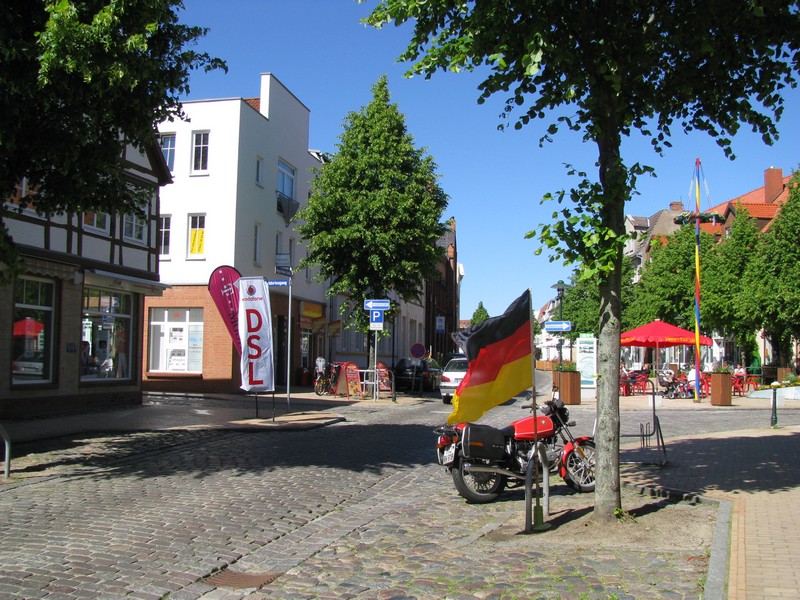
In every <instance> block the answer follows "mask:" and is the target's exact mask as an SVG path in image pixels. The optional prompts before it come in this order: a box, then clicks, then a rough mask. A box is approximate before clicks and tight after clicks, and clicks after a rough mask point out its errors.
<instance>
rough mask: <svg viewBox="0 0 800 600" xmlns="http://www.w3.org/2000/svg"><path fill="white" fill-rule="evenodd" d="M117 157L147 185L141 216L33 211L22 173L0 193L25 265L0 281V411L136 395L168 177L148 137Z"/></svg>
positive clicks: (50, 410) (90, 404)
mask: <svg viewBox="0 0 800 600" xmlns="http://www.w3.org/2000/svg"><path fill="white" fill-rule="evenodd" d="M121 159H122V160H123V161H124V163H125V166H126V171H127V177H128V181H129V182H130V184H131V185H132V186H137V187H143V188H146V189H148V190H150V191H151V200H150V203H149V206H147V207H146V210H145V215H144V217H143V218H142V217H140V216H136V215H132V214H131V215H114V214H106V213H90V212H85V213H80V214H71V213H70V214H60V215H40V214H37V212H36V211H35V210H33V209H32V208H31V207H30V203H29V202H28V201H26V200H25V198H26V197H29V196H30V195H31V194H35V190H30V189H28V187H27V182H26V181H25V180H22V181H21V182H20V184H19V186H18V187H17V190H16V193H15V195H14V196H13V197H12V198H9V199H7V200H6V203H5V204H6V206H5V208H6V209H8V210H7V211H6V213H5V216H4V220H5V223H6V225H7V227H8V229H9V232H10V234H11V236H12V237H13V239H14V241H15V243H16V244H17V245H18V247H19V249H20V251H21V253H22V256H23V260H24V264H25V270H24V272H23V273H22V274H21V275H19V276H18V277H17V278H16V279H15V280H14V281H13V282H12V283H11V284H9V285H5V286H0V348H1V349H2V352H0V355H2V356H4V357H7V358H6V361H5V364H4V366H3V368H2V369H0V419H1V418H17V417H31V416H43V415H52V414H56V413H65V412H70V411H75V410H83V409H88V408H97V407H108V406H113V405H127V404H136V403H141V399H142V384H141V369H140V364H141V342H142V320H143V314H144V313H143V310H144V299H145V298H146V297H148V296H157V295H159V294H161V293H162V291H163V288H164V286H163V285H162V284H160V283H159V278H158V251H157V238H156V231H157V224H158V203H159V186H161V185H164V184H166V183H168V182H169V180H170V176H169V172H168V170H167V168H166V165H165V164H164V161H163V158H162V156H161V154H160V153H159V151H158V147H157V146H156V145H155V143H154V144H153V146H152V148H148V149H147V150H145V151H143V152H140V151H138V150H137V149H135V148H133V147H131V146H127V147H125V149H124V152H123V155H122V157H121ZM20 207H22V210H21V211H20V210H19V209H20Z"/></svg>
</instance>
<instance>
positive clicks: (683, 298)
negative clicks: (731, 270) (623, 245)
mask: <svg viewBox="0 0 800 600" xmlns="http://www.w3.org/2000/svg"><path fill="white" fill-rule="evenodd" d="M695 240H696V238H695V228H694V225H693V224H689V225H684V226H683V227H681V228H680V229H678V230H677V231H676V232H675V233H673V234H671V235H668V236H664V237H654V238H653V241H652V243H653V248H652V250H651V251H650V262H649V263H647V264H646V265H645V266H644V268H643V269H642V273H641V277H640V279H639V281H638V283H637V284H636V285H635V286H634V291H633V302H632V304H631V306H630V309H629V314H630V317H631V319H632V322H633V327H638V326H639V325H644V324H645V323H649V322H650V321H652V320H654V319H661V320H662V321H666V322H668V323H672V324H673V325H677V326H678V327H683V328H684V329H690V330H694V322H695V247H696V241H695ZM713 244H714V238H713V236H711V235H710V234H708V233H706V232H704V231H701V232H700V284H701V290H700V292H701V296H700V299H701V307H702V302H703V297H704V290H705V274H706V273H707V272H708V271H709V265H708V264H707V259H708V256H709V253H710V251H711V247H712V245H713ZM700 325H701V328H702V329H703V331H707V330H708V329H709V328H708V326H707V324H706V323H704V322H703V320H702V314H701V323H700Z"/></svg>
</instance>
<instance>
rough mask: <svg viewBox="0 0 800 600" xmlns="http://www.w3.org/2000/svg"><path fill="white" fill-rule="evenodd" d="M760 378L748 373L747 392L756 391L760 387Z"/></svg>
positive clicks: (746, 379)
mask: <svg viewBox="0 0 800 600" xmlns="http://www.w3.org/2000/svg"><path fill="white" fill-rule="evenodd" d="M759 383H760V378H759V376H758V375H748V376H747V377H745V378H744V390H745V392H748V393H749V392H755V391H756V390H757V389H758V385H759Z"/></svg>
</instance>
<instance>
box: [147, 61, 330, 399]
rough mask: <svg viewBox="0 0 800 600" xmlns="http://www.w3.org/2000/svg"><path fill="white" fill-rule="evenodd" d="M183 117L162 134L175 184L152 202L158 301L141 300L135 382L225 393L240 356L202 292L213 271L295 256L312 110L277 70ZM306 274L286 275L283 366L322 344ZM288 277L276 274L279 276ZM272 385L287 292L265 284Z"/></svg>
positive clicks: (254, 270) (321, 324)
mask: <svg viewBox="0 0 800 600" xmlns="http://www.w3.org/2000/svg"><path fill="white" fill-rule="evenodd" d="M184 111H185V113H186V117H187V118H186V119H185V120H174V121H167V122H164V123H161V124H160V125H159V133H160V139H161V147H162V151H163V154H164V157H165V159H166V162H167V164H168V166H169V168H170V170H171V171H172V176H173V182H174V183H173V185H171V186H169V189H167V190H165V191H164V193H163V195H162V198H161V213H160V217H159V221H160V229H159V231H160V234H159V236H160V248H161V255H160V261H161V280H162V281H163V282H166V283H169V284H170V286H171V289H169V290H168V291H167V292H166V293H165V294H164V296H163V297H162V298H158V299H153V301H152V302H148V304H147V315H146V319H147V327H146V330H145V352H144V364H143V372H144V387H145V389H151V390H170V389H179V390H181V391H230V390H235V389H238V388H239V383H240V380H239V377H240V376H239V356H238V353H237V352H236V350H235V348H234V346H233V344H232V343H231V339H230V335H229V334H228V332H227V329H226V328H225V326H224V323H223V321H222V318H221V317H220V315H219V314H218V312H217V309H216V307H215V306H214V304H213V302H212V300H211V297H210V295H209V293H208V289H207V286H208V281H209V277H210V276H211V273H212V272H213V270H214V269H215V268H216V267H218V266H221V265H228V266H232V267H234V268H235V269H237V270H238V271H239V273H241V275H242V276H244V277H252V276H263V277H266V278H267V279H282V277H281V276H279V275H276V272H275V267H276V259H277V260H278V262H279V263H280V262H281V261H284V262H285V264H288V265H291V266H292V267H296V265H297V263H298V261H299V259H300V258H302V256H303V253H304V248H303V245H302V244H301V240H300V236H299V235H298V234H297V233H296V232H295V229H294V225H293V224H292V223H291V218H292V217H293V216H294V215H295V213H296V212H297V210H298V209H299V208H300V207H301V206H302V205H304V204H305V203H306V202H307V199H308V195H309V183H310V181H311V179H312V177H313V173H312V171H311V169H312V168H315V167H320V166H321V165H322V162H321V155H320V154H319V153H317V152H313V151H309V149H308V132H309V110H308V108H307V107H306V106H305V105H303V103H302V102H301V101H300V100H299V99H298V98H296V97H295V96H294V95H293V94H292V93H291V92H290V91H289V90H288V89H287V88H286V87H285V86H284V85H283V84H282V83H281V82H280V81H279V80H278V79H277V78H276V77H275V76H274V75H272V74H270V73H265V74H263V75H262V76H261V93H260V97H259V98H255V99H243V98H227V99H215V100H200V101H190V102H185V103H184ZM311 276H312V273H311V272H309V271H308V270H302V271H296V272H295V274H294V277H293V278H292V289H291V296H292V307H291V319H292V323H291V327H290V328H289V330H290V331H291V336H292V338H291V353H292V360H291V367H292V370H293V371H294V369H295V368H299V367H308V368H313V360H314V357H315V356H316V355H317V354H320V353H324V351H325V335H326V325H327V318H326V312H327V311H326V305H327V301H326V299H325V294H324V291H325V290H324V288H323V287H322V286H320V285H318V284H315V283H313V282H312V281H311ZM283 279H285V278H283ZM270 298H271V305H272V317H273V342H274V351H275V354H274V355H275V361H276V362H275V371H276V382H277V383H278V384H281V383H285V379H286V373H287V363H286V360H287V322H288V318H289V302H288V300H289V290H288V288H287V287H273V288H271V291H270Z"/></svg>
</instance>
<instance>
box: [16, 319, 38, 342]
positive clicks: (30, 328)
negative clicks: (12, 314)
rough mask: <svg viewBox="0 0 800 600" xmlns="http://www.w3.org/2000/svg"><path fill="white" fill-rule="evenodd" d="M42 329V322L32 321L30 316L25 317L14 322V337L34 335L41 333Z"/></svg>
mask: <svg viewBox="0 0 800 600" xmlns="http://www.w3.org/2000/svg"><path fill="white" fill-rule="evenodd" d="M42 329H44V325H43V324H42V323H39V321H34V320H33V319H32V318H31V317H25V318H24V319H22V320H20V321H17V322H16V323H14V337H18V336H25V337H36V336H37V335H39V334H40V333H42Z"/></svg>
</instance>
